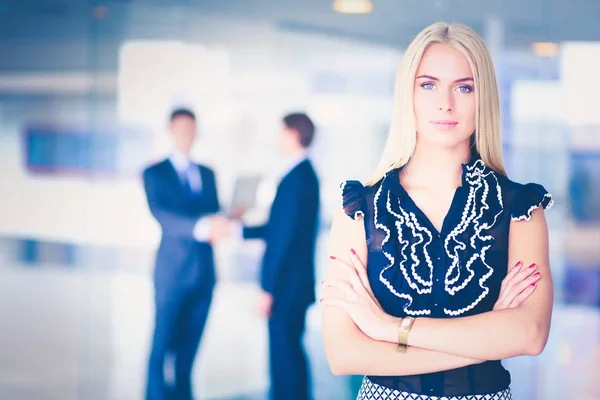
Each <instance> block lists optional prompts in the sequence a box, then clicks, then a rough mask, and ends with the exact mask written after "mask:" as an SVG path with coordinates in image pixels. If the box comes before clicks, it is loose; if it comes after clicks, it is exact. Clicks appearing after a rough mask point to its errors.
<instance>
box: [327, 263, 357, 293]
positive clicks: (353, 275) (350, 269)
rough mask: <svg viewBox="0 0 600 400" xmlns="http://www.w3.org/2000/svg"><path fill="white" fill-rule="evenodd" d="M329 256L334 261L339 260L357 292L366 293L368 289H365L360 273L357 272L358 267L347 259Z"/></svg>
mask: <svg viewBox="0 0 600 400" xmlns="http://www.w3.org/2000/svg"><path fill="white" fill-rule="evenodd" d="M329 258H331V259H332V260H333V261H337V262H338V264H339V265H341V266H342V268H343V269H344V271H345V272H346V275H347V276H348V280H349V281H350V284H351V285H352V287H353V288H354V290H355V291H356V292H357V293H359V294H365V293H366V289H365V287H364V285H363V284H362V282H361V280H360V278H359V277H358V274H357V272H356V268H354V265H352V264H350V263H348V262H347V261H344V260H341V259H339V258H336V257H334V256H329Z"/></svg>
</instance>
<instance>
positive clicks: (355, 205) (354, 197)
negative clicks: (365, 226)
mask: <svg viewBox="0 0 600 400" xmlns="http://www.w3.org/2000/svg"><path fill="white" fill-rule="evenodd" d="M380 186H381V180H380V181H378V182H376V183H375V184H373V185H364V184H363V183H361V182H360V181H358V180H352V179H350V180H346V181H343V182H342V183H341V184H340V190H341V204H342V208H343V209H344V212H345V213H346V215H348V216H349V217H350V218H352V219H354V220H359V219H362V218H364V217H365V213H366V212H367V211H368V207H369V204H370V203H372V202H371V201H370V199H371V198H372V197H373V196H374V193H375V192H376V191H377V189H378V188H379V187H380Z"/></svg>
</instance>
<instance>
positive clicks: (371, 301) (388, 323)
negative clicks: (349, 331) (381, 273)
mask: <svg viewBox="0 0 600 400" xmlns="http://www.w3.org/2000/svg"><path fill="white" fill-rule="evenodd" d="M330 258H331V259H332V260H333V261H334V262H337V263H339V265H340V266H341V267H342V268H343V269H344V271H345V272H346V277H347V280H331V281H323V282H321V283H322V284H323V285H324V286H328V287H335V288H338V289H339V291H338V294H339V295H338V296H335V297H334V296H332V295H328V296H327V297H323V298H322V299H321V304H323V305H324V306H334V307H338V308H340V309H341V310H343V311H344V312H345V313H346V314H348V316H349V317H350V318H351V319H352V320H353V321H354V323H355V324H356V325H357V326H358V327H359V328H360V330H361V331H363V332H364V333H365V335H367V336H369V337H370V338H371V339H374V340H378V341H386V342H395V341H396V337H397V328H398V324H399V323H400V321H401V319H400V318H395V317H392V316H391V315H389V314H387V313H386V312H385V311H383V309H382V308H381V305H380V304H379V302H378V301H377V299H376V298H375V296H374V295H373V291H372V290H371V285H370V284H369V279H368V277H367V269H366V267H365V266H364V265H363V263H362V262H361V261H360V259H359V258H358V256H357V255H356V253H355V252H354V250H352V251H351V254H350V261H351V262H350V263H348V262H346V261H344V260H340V259H339V258H336V257H333V256H330Z"/></svg>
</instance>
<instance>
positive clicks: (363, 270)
mask: <svg viewBox="0 0 600 400" xmlns="http://www.w3.org/2000/svg"><path fill="white" fill-rule="evenodd" d="M350 261H351V262H352V265H353V266H354V269H355V270H356V273H357V275H358V278H359V279H360V281H361V282H362V285H363V287H364V288H365V289H366V290H367V293H369V295H370V296H371V297H372V298H375V296H374V295H373V291H372V290H371V284H370V283H369V276H368V275H367V267H366V266H365V265H364V264H363V263H362V261H361V260H360V258H358V255H356V252H355V251H354V249H350Z"/></svg>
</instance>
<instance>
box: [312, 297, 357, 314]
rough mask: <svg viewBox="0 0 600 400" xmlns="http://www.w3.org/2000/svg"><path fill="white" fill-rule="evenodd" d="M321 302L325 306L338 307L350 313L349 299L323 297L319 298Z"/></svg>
mask: <svg viewBox="0 0 600 400" xmlns="http://www.w3.org/2000/svg"><path fill="white" fill-rule="evenodd" d="M319 302H320V303H321V305H323V306H325V307H337V308H339V309H340V310H342V311H344V312H345V313H346V314H348V315H350V312H349V309H350V303H349V302H348V301H347V300H342V299H337V298H322V299H321V300H319Z"/></svg>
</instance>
